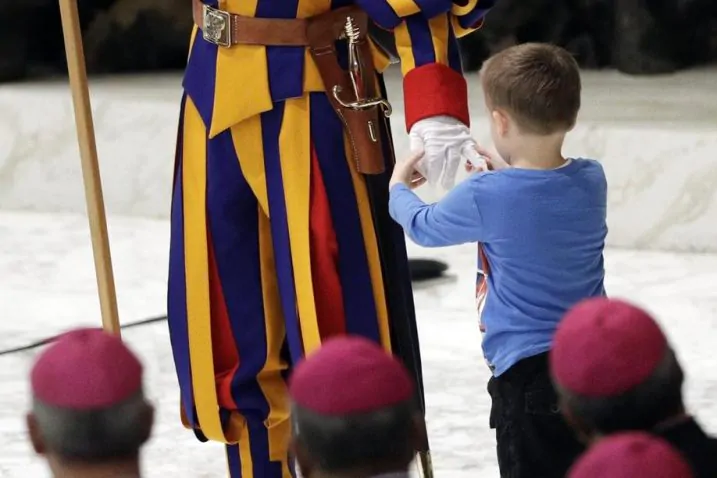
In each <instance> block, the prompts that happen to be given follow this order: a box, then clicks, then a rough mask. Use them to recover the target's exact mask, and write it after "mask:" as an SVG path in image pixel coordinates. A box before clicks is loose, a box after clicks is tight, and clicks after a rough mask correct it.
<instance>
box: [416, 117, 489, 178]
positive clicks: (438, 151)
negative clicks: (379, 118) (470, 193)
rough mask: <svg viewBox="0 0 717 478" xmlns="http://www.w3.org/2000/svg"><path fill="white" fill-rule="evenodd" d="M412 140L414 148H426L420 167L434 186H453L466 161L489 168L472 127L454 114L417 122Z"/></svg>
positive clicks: (421, 171) (482, 167) (475, 165)
mask: <svg viewBox="0 0 717 478" xmlns="http://www.w3.org/2000/svg"><path fill="white" fill-rule="evenodd" d="M409 140H410V147H411V151H412V152H414V153H417V152H419V151H423V152H424V156H423V159H421V161H420V162H419V163H418V165H417V166H416V169H417V170H418V172H419V173H421V174H422V175H423V177H424V178H426V180H427V181H428V183H429V184H431V185H433V186H439V187H441V188H442V189H444V190H448V189H451V188H452V187H453V185H454V184H455V183H456V175H457V174H458V168H459V167H460V165H461V164H462V163H463V164H465V163H466V162H470V163H471V164H472V165H473V166H474V167H475V168H480V169H485V168H486V163H485V160H484V159H483V158H481V155H480V154H478V152H477V151H476V142H475V140H474V139H473V138H472V137H471V131H470V129H469V128H468V127H467V126H466V125H464V124H463V123H462V122H461V121H460V120H458V119H456V118H453V117H451V116H433V117H431V118H425V119H422V120H420V121H418V122H416V124H414V125H413V127H412V128H411V131H410V133H409Z"/></svg>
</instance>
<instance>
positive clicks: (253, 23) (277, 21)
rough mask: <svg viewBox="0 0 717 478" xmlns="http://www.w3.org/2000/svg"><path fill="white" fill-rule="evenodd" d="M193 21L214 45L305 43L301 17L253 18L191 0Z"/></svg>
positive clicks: (305, 23)
mask: <svg viewBox="0 0 717 478" xmlns="http://www.w3.org/2000/svg"><path fill="white" fill-rule="evenodd" d="M192 11H193V12H192V13H193V16H194V23H196V24H197V26H198V27H199V28H200V29H201V30H202V36H203V37H204V39H205V40H207V41H208V42H211V43H214V44H215V45H219V46H223V47H230V46H232V45H267V46H308V45H309V41H308V40H307V38H306V25H307V22H306V20H304V19H301V18H290V19H283V18H255V17H245V16H242V15H236V14H234V13H229V12H225V11H224V10H218V9H216V8H212V7H209V6H207V5H205V4H203V3H202V2H201V0H192Z"/></svg>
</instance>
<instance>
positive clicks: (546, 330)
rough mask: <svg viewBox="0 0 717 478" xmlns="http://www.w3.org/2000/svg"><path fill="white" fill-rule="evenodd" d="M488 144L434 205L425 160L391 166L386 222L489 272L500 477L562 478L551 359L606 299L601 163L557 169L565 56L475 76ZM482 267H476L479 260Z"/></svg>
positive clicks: (567, 115) (527, 51)
mask: <svg viewBox="0 0 717 478" xmlns="http://www.w3.org/2000/svg"><path fill="white" fill-rule="evenodd" d="M481 81H482V86H483V91H484V94H485V100H486V105H487V108H488V113H489V117H490V124H491V134H492V137H493V141H494V143H495V147H496V149H497V151H498V154H499V155H500V156H501V158H502V160H504V161H505V163H507V164H503V166H504V167H503V168H498V167H497V166H498V158H495V159H491V158H490V157H489V156H488V155H487V154H486V153H485V152H483V151H479V152H480V153H481V154H483V155H484V156H488V157H487V160H488V162H489V163H490V164H492V165H493V167H494V171H486V172H477V173H475V174H473V175H472V176H471V177H469V178H468V179H467V180H466V181H464V182H463V183H461V184H459V185H458V186H457V187H456V188H455V189H453V190H452V191H451V192H450V193H449V194H448V195H446V197H444V198H443V199H442V200H441V201H439V202H438V203H436V204H431V205H427V204H424V203H423V202H422V201H421V200H420V199H419V198H418V197H417V196H416V195H415V194H413V193H412V192H411V190H410V185H415V184H417V182H416V181H413V182H412V180H411V178H412V174H413V169H414V166H415V164H416V163H417V162H418V161H419V160H420V154H419V155H416V156H414V157H413V158H411V159H410V160H409V161H407V162H404V163H401V164H399V165H397V167H396V170H395V172H394V175H393V178H392V180H391V185H390V188H391V197H390V203H389V208H390V212H391V216H392V217H393V218H394V219H395V220H396V221H397V222H398V223H399V224H401V226H403V229H404V230H405V232H406V234H407V235H408V236H409V237H410V238H411V239H412V240H413V241H414V242H416V243H418V244H420V245H423V246H428V247H438V246H449V245H455V244H462V243H468V242H477V243H479V248H480V250H481V251H482V257H483V259H484V260H485V261H487V264H483V266H484V267H487V266H489V267H490V272H489V274H488V277H487V286H488V289H487V290H488V293H487V296H486V301H485V304H484V307H483V312H482V318H481V319H482V326H483V327H484V330H485V334H484V336H483V351H484V354H485V357H486V360H487V361H488V363H489V365H490V368H491V370H492V372H493V377H492V378H491V379H490V381H489V383H488V391H489V393H490V395H491V398H492V402H493V406H492V409H491V417H490V425H491V428H495V429H496V438H497V442H498V463H499V466H500V470H501V476H502V477H504V478H505V477H510V478H523V477H525V478H528V477H531V478H538V477H539V478H553V477H555V478H558V477H563V476H564V475H565V473H566V471H567V470H568V468H569V467H570V465H571V463H572V462H573V461H574V459H575V458H576V457H577V455H578V454H579V453H581V451H582V446H581V445H580V443H579V442H578V441H577V439H576V438H575V437H574V436H573V434H572V432H571V431H570V429H569V427H568V426H567V425H566V423H565V422H564V421H563V419H562V418H561V416H560V411H559V407H558V400H557V396H556V393H555V390H554V388H553V386H552V383H551V381H550V376H549V372H548V360H547V355H548V352H549V350H550V348H551V343H552V340H553V334H554V332H555V329H556V327H557V325H558V322H559V321H560V319H561V317H562V316H563V314H564V313H565V312H566V311H567V310H568V309H569V308H570V307H571V306H572V305H574V304H575V303H577V302H579V301H580V300H582V299H584V298H587V297H593V296H601V295H604V288H603V279H604V269H603V248H604V243H605V236H606V234H607V226H606V223H605V214H606V202H607V201H606V195H607V185H606V180H605V174H604V172H603V169H602V167H601V166H600V164H599V163H597V162H596V161H593V160H589V159H577V158H572V159H571V158H564V157H563V156H562V154H561V150H562V146H563V140H564V138H565V135H566V133H567V132H568V131H570V130H571V129H572V128H573V126H574V124H575V121H576V117H577V114H578V110H579V109H580V89H581V86H580V73H579V71H578V66H577V64H576V62H575V60H574V59H573V58H572V57H571V56H570V54H569V53H568V52H566V51H565V50H563V49H561V48H558V47H555V46H551V45H544V44H523V45H519V46H516V47H513V48H509V49H507V50H504V51H502V52H501V53H498V54H497V55H495V56H494V57H492V58H490V59H489V60H488V61H487V63H486V64H485V66H484V68H483V71H482V72H481ZM481 262H483V261H481Z"/></svg>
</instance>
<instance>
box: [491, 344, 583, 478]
mask: <svg viewBox="0 0 717 478" xmlns="http://www.w3.org/2000/svg"><path fill="white" fill-rule="evenodd" d="M488 393H490V396H491V399H492V402H493V404H492V407H491V412H490V427H491V428H494V429H495V434H496V440H497V442H498V465H499V467H500V476H501V478H563V477H564V476H565V474H566V472H567V471H568V469H569V468H570V465H572V463H573V461H574V460H575V459H576V458H577V457H578V455H580V454H581V453H582V452H583V451H584V446H583V445H582V444H581V443H580V442H579V441H578V440H577V438H575V436H574V435H573V433H572V430H571V429H570V428H569V427H568V425H567V423H566V422H565V421H564V420H563V418H562V416H561V415H560V410H559V407H558V398H557V395H556V393H555V389H554V388H553V385H552V383H551V381H550V375H549V372H548V354H547V353H544V354H540V355H536V356H534V357H529V358H527V359H523V360H521V361H520V362H518V363H517V364H515V365H514V366H512V367H511V368H510V369H508V371H507V372H505V373H504V374H502V375H501V376H500V377H493V378H491V379H490V381H489V382H488Z"/></svg>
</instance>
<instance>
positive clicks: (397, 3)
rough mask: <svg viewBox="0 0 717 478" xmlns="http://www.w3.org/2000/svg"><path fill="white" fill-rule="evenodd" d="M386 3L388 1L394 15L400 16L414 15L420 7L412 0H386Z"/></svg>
mask: <svg viewBox="0 0 717 478" xmlns="http://www.w3.org/2000/svg"><path fill="white" fill-rule="evenodd" d="M386 3H388V4H389V5H390V7H391V8H392V9H393V11H394V12H396V15H398V16H399V17H401V18H404V17H407V16H409V15H414V14H416V13H418V12H420V11H421V7H419V6H418V5H417V4H416V2H415V1H414V0H387V1H386Z"/></svg>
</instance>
